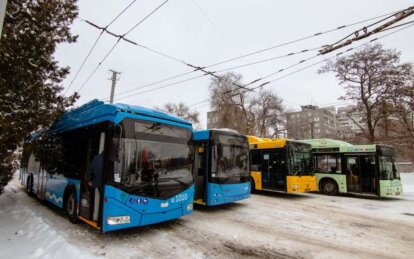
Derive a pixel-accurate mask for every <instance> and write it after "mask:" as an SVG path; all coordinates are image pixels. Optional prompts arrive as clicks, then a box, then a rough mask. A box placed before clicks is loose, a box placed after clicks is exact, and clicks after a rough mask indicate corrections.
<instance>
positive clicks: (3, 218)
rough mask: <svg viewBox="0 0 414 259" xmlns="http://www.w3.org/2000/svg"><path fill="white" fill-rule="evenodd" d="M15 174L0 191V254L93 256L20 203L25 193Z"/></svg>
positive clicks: (12, 256)
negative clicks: (81, 249) (69, 241)
mask: <svg viewBox="0 0 414 259" xmlns="http://www.w3.org/2000/svg"><path fill="white" fill-rule="evenodd" d="M16 178H17V177H14V179H13V180H12V181H11V182H10V183H9V185H8V186H6V187H5V190H4V193H3V194H2V195H0V258H65V259H69V258H93V257H95V256H94V255H92V254H90V253H89V252H87V251H85V250H83V251H82V252H81V251H80V250H79V249H78V248H77V247H75V246H74V245H72V244H70V243H68V241H67V240H66V239H65V238H64V236H62V235H61V234H60V233H58V232H57V231H56V230H55V228H54V226H53V225H51V224H52V223H51V222H47V219H45V220H44V219H42V217H40V215H37V214H36V212H35V211H33V210H31V209H30V208H29V207H28V206H26V205H25V204H21V203H22V201H21V200H22V199H21V198H22V197H21V196H23V195H24V196H25V195H26V194H25V193H24V192H22V191H21V187H20V186H19V183H18V180H17V179H16ZM23 200H25V199H23ZM62 220H64V219H62Z"/></svg>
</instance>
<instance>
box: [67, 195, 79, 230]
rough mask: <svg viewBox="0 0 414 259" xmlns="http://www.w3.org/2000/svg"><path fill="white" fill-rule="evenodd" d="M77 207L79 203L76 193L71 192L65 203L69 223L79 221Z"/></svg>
mask: <svg viewBox="0 0 414 259" xmlns="http://www.w3.org/2000/svg"><path fill="white" fill-rule="evenodd" d="M77 207H78V203H77V202H76V196H75V192H74V191H73V190H69V194H68V195H67V200H66V202H65V210H66V213H67V214H68V216H69V221H70V222H72V223H76V222H77V220H78V215H77Z"/></svg>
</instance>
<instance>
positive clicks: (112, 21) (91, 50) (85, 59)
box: [64, 0, 137, 95]
mask: <svg viewBox="0 0 414 259" xmlns="http://www.w3.org/2000/svg"><path fill="white" fill-rule="evenodd" d="M136 1H137V0H133V1H132V2H131V3H130V4H129V5H128V6H126V7H125V8H124V9H123V10H122V11H121V12H120V13H119V14H118V15H117V16H115V17H114V18H113V19H112V20H111V21H110V22H109V23H108V25H106V26H105V28H108V27H109V26H111V25H112V24H113V23H114V22H115V21H116V20H117V19H118V18H119V17H121V15H122V14H124V13H125V12H126V10H128V9H129V8H130V7H131V6H132V5H133V4H134V3H135V2H136ZM81 20H82V21H85V20H83V19H81ZM103 33H104V30H102V31H101V33H99V35H98V37H97V38H96V40H95V42H94V43H93V44H92V47H91V48H90V50H89V52H88V54H87V55H86V57H85V58H84V59H83V61H82V63H81V65H80V67H79V68H78V70H77V71H76V73H75V76H74V77H73V79H72V80H71V82H70V84H69V86H68V87H67V88H66V90H65V92H64V95H66V93H67V92H68V91H69V89H70V88H71V87H72V85H73V83H74V82H75V80H76V78H77V77H78V75H79V73H80V71H81V70H82V68H83V66H84V65H85V63H86V61H87V60H88V58H89V56H90V55H91V54H92V52H93V50H94V49H95V47H96V45H97V44H98V42H99V40H100V39H101V37H102V35H103Z"/></svg>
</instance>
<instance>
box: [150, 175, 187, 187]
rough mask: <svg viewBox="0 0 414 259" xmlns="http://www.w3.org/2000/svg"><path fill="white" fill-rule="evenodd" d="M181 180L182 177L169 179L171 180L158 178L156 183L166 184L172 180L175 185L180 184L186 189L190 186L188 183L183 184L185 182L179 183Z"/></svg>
mask: <svg viewBox="0 0 414 259" xmlns="http://www.w3.org/2000/svg"><path fill="white" fill-rule="evenodd" d="M181 178H184V177H171V178H161V179H160V178H158V182H168V181H170V180H173V181H175V182H177V183H180V184H182V185H184V186H185V187H188V186H190V185H191V184H188V183H185V182H183V181H181V180H180V179H181Z"/></svg>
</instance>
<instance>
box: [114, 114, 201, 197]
mask: <svg viewBox="0 0 414 259" xmlns="http://www.w3.org/2000/svg"><path fill="white" fill-rule="evenodd" d="M121 126H122V137H121V139H120V141H119V148H118V149H119V157H118V161H115V162H114V176H113V181H114V183H117V184H118V185H119V188H121V189H122V190H124V191H125V192H127V193H131V194H137V195H142V196H149V197H156V198H160V199H165V198H168V197H171V196H173V195H175V194H178V193H180V192H182V191H183V190H185V189H187V188H188V187H189V186H190V185H191V184H192V182H193V178H192V175H191V171H190V165H191V148H190V147H191V146H190V144H191V142H190V141H191V131H190V130H188V129H184V128H180V127H176V126H172V125H167V124H162V123H153V122H144V121H137V120H132V119H126V120H124V121H123V122H122V124H121Z"/></svg>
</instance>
